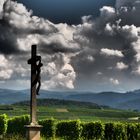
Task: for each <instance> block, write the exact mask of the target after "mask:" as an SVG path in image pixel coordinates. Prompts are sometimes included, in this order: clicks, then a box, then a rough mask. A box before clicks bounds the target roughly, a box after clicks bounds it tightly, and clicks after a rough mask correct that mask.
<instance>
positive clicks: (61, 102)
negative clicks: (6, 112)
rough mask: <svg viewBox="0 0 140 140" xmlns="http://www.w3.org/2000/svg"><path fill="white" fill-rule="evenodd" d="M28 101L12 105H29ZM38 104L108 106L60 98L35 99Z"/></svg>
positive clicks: (96, 107)
mask: <svg viewBox="0 0 140 140" xmlns="http://www.w3.org/2000/svg"><path fill="white" fill-rule="evenodd" d="M29 104H30V102H29V101H22V102H17V103H14V104H13V105H19V106H29ZM37 105H38V106H51V107H52V106H63V107H83V108H92V109H102V108H109V107H108V106H100V105H98V104H95V103H89V102H80V101H70V100H69V101H68V100H60V99H37Z"/></svg>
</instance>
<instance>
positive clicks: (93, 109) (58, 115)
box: [0, 99, 140, 121]
mask: <svg viewBox="0 0 140 140" xmlns="http://www.w3.org/2000/svg"><path fill="white" fill-rule="evenodd" d="M37 112H38V118H39V119H44V118H51V117H53V118H55V119H60V120H65V119H81V120H82V121H95V120H96V121H97V120H101V121H128V118H131V117H140V112H133V111H124V110H116V109H111V108H106V107H105V108H104V107H101V106H98V105H97V104H88V103H85V104H84V103H82V102H80V103H79V102H71V101H63V100H48V99H47V100H44V99H43V100H39V102H38V108H37ZM3 113H6V114H7V115H9V116H11V117H12V116H18V115H23V114H29V105H28V104H27V102H26V103H25V104H24V103H23V102H22V103H19V104H16V105H11V106H0V114H3Z"/></svg>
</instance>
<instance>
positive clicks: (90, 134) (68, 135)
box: [0, 114, 140, 140]
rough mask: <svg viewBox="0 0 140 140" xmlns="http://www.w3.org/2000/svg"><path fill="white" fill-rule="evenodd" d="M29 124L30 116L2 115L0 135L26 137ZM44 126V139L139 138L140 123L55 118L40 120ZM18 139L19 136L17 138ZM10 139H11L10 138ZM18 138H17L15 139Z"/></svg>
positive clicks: (97, 139) (98, 139) (99, 139)
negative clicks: (26, 126)
mask: <svg viewBox="0 0 140 140" xmlns="http://www.w3.org/2000/svg"><path fill="white" fill-rule="evenodd" d="M26 124H29V116H28V115H23V116H19V117H13V118H8V116H7V115H5V114H3V115H0V135H1V137H2V139H3V140H4V137H7V136H8V135H9V136H10V135H20V136H22V137H23V139H24V138H25V128H24V125H26ZM39 124H40V125H42V126H43V128H42V130H41V135H42V137H43V140H45V139H47V140H48V139H50V140H53V139H54V140H58V139H61V140H62V139H63V140H139V139H140V124H139V123H120V122H107V123H103V122H81V121H80V120H72V121H70V120H69V121H58V120H55V119H44V120H40V121H39ZM17 139H18V138H17ZM9 140H10V139H9ZM15 140H16V139H15Z"/></svg>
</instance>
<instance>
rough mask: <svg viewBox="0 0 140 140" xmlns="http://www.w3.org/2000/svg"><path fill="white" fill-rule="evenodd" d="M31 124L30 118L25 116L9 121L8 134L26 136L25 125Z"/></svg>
mask: <svg viewBox="0 0 140 140" xmlns="http://www.w3.org/2000/svg"><path fill="white" fill-rule="evenodd" d="M27 124H29V116H28V115H23V116H20V117H14V118H12V119H9V120H8V127H7V133H8V134H19V135H25V133H26V129H25V127H24V125H27Z"/></svg>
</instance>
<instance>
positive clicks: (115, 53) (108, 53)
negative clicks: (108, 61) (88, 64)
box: [101, 48, 123, 57]
mask: <svg viewBox="0 0 140 140" xmlns="http://www.w3.org/2000/svg"><path fill="white" fill-rule="evenodd" d="M101 54H103V55H106V56H117V57H123V54H122V52H121V51H118V50H111V49H107V48H102V49H101Z"/></svg>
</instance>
